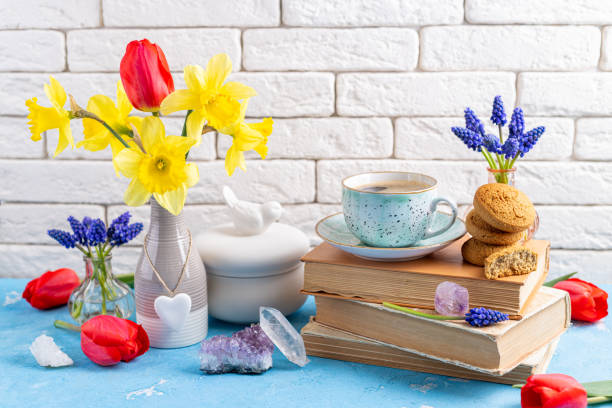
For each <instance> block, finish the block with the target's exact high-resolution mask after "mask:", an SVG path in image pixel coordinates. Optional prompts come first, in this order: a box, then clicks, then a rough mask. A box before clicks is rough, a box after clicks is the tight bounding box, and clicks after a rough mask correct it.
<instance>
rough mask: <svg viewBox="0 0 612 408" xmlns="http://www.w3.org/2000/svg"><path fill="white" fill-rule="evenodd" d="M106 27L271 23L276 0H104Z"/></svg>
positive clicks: (276, 18) (275, 13)
mask: <svg viewBox="0 0 612 408" xmlns="http://www.w3.org/2000/svg"><path fill="white" fill-rule="evenodd" d="M103 9H104V25H105V26H108V27H113V26H120V27H157V26H163V27H172V26H180V27H186V26H242V27H249V26H257V27H262V26H275V25H278V24H279V20H280V6H279V0H225V1H215V0H180V1H176V0H175V1H170V2H169V1H166V0H131V1H129V2H125V1H123V0H104V6H103Z"/></svg>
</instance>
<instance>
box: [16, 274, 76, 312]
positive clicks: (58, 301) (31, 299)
mask: <svg viewBox="0 0 612 408" xmlns="http://www.w3.org/2000/svg"><path fill="white" fill-rule="evenodd" d="M80 283H81V282H80V281H79V277H78V276H77V274H76V272H75V271H73V270H72V269H68V268H61V269H58V270H56V271H47V272H45V273H43V274H42V275H41V276H40V277H38V278H36V279H34V280H31V281H30V282H28V284H27V285H26V287H25V290H24V291H23V294H22V295H21V296H22V297H23V298H24V299H25V300H27V301H28V303H30V304H31V305H32V306H33V307H35V308H37V309H50V308H52V307H56V306H62V305H65V304H66V303H68V299H69V298H70V294H71V293H72V291H73V290H74V289H75V288H76V287H77V286H79V284H80Z"/></svg>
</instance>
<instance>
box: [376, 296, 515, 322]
mask: <svg viewBox="0 0 612 408" xmlns="http://www.w3.org/2000/svg"><path fill="white" fill-rule="evenodd" d="M383 306H384V307H388V308H389V309H393V310H399V311H400V312H404V313H408V314H411V315H415V316H420V317H425V318H427V319H432V320H465V321H466V322H468V323H469V324H470V325H471V326H474V327H484V326H491V325H494V324H496V323H499V322H503V321H505V320H508V319H509V316H508V315H507V314H506V313H502V312H499V311H497V310H492V309H487V308H484V307H474V308H472V309H470V311H469V312H467V313H466V314H465V316H445V315H439V314H429V313H424V312H420V311H418V310H414V309H410V308H407V307H403V306H399V305H395V304H393V303H387V302H383Z"/></svg>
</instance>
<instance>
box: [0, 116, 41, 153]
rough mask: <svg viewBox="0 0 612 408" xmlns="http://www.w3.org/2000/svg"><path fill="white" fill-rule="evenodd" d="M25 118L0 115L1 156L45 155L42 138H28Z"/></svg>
mask: <svg viewBox="0 0 612 408" xmlns="http://www.w3.org/2000/svg"><path fill="white" fill-rule="evenodd" d="M27 122H28V119H27V118H8V117H0V157H1V158H7V159H10V158H15V159H16V158H41V157H43V156H44V155H45V142H44V140H41V141H38V142H34V141H32V140H31V139H30V131H29V128H28V124H27Z"/></svg>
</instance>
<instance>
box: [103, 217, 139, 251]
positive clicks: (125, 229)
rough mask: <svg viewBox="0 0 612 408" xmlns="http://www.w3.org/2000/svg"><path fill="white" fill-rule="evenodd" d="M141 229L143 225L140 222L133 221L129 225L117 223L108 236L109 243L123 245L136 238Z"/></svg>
mask: <svg viewBox="0 0 612 408" xmlns="http://www.w3.org/2000/svg"><path fill="white" fill-rule="evenodd" d="M142 229H143V225H142V223H141V222H135V223H134V224H131V225H119V226H117V227H115V228H114V229H113V233H112V235H110V236H109V240H110V243H111V245H113V246H120V245H123V244H125V243H127V242H129V241H131V240H133V239H134V238H136V236H137V235H138V234H140V232H141V231H142ZM109 231H110V229H109Z"/></svg>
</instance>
